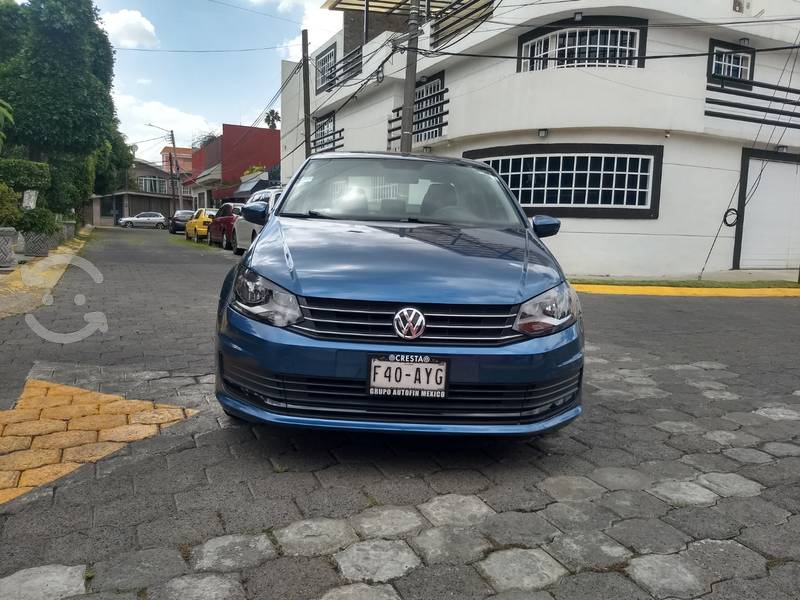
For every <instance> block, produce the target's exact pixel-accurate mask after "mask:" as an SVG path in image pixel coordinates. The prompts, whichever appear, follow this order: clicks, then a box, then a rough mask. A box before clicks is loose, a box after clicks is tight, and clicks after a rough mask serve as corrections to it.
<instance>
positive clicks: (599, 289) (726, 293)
mask: <svg viewBox="0 0 800 600" xmlns="http://www.w3.org/2000/svg"><path fill="white" fill-rule="evenodd" d="M572 287H573V288H575V291H577V292H581V293H583V294H602V295H609V296H671V297H685V298H800V288H735V287H731V288H692V287H670V286H660V285H606V284H594V283H576V284H573V285H572Z"/></svg>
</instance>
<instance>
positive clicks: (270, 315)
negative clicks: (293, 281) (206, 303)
mask: <svg viewBox="0 0 800 600" xmlns="http://www.w3.org/2000/svg"><path fill="white" fill-rule="evenodd" d="M233 294H234V301H233V307H234V308H235V309H236V310H238V311H239V312H242V313H244V314H246V315H248V316H251V317H254V318H256V319H259V320H262V321H266V322H267V323H269V324H270V325H275V326H276V327H286V326H287V325H291V324H292V323H297V322H298V321H300V320H301V319H302V318H303V313H302V312H301V311H300V305H299V304H298V303H297V298H296V297H295V295H294V294H291V293H289V292H287V291H286V290H284V289H283V288H280V287H278V286H277V285H275V284H274V283H272V282H271V281H269V280H268V279H264V278H263V277H261V275H259V274H258V273H256V272H255V271H252V270H250V269H247V268H242V269H239V273H237V275H236V281H235V282H234V284H233Z"/></svg>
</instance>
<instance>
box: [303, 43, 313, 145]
mask: <svg viewBox="0 0 800 600" xmlns="http://www.w3.org/2000/svg"><path fill="white" fill-rule="evenodd" d="M302 39H303V135H304V136H305V137H304V140H303V142H304V143H305V150H306V158H308V157H309V156H311V92H310V91H309V90H310V88H309V83H308V80H309V74H308V71H309V69H308V29H303V31H302Z"/></svg>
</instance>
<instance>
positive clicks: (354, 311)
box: [290, 298, 525, 346]
mask: <svg viewBox="0 0 800 600" xmlns="http://www.w3.org/2000/svg"><path fill="white" fill-rule="evenodd" d="M298 300H299V302H300V306H301V309H302V311H303V317H304V319H303V321H301V322H300V323H298V324H296V325H293V326H291V327H290V329H292V330H294V331H297V332H299V333H302V334H304V335H308V336H311V337H315V338H318V339H325V340H340V341H350V342H378V343H384V344H386V343H392V342H395V343H411V344H422V345H440V346H442V345H468V346H500V345H503V344H509V343H511V342H514V341H518V340H521V339H524V337H525V336H524V335H522V334H520V333H519V332H517V331H514V329H512V326H513V325H514V320H515V319H516V317H517V308H518V307H517V306H508V305H473V304H424V303H423V304H416V303H411V304H401V303H398V302H370V301H363V300H332V299H327V298H298ZM408 306H412V307H414V308H416V309H418V310H420V311H422V314H424V315H425V322H426V326H425V332H424V333H423V334H422V336H421V337H419V338H417V339H416V340H411V341H405V340H403V339H402V338H400V337H398V336H397V334H395V332H394V326H393V324H392V321H393V319H394V315H395V313H396V312H397V311H398V310H400V309H401V308H405V307H408Z"/></svg>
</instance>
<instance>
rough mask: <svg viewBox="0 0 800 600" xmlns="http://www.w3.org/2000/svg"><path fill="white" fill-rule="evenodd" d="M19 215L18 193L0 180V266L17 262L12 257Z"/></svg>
mask: <svg viewBox="0 0 800 600" xmlns="http://www.w3.org/2000/svg"><path fill="white" fill-rule="evenodd" d="M21 215H22V211H21V210H20V209H19V194H17V193H16V192H15V191H14V190H12V189H11V188H10V187H8V186H7V185H6V184H5V183H3V182H2V181H0V268H8V267H13V266H14V265H15V264H16V262H17V261H16V259H15V258H14V245H15V244H16V243H17V230H16V229H15V227H16V226H17V222H18V221H19V218H20V216H21Z"/></svg>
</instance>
